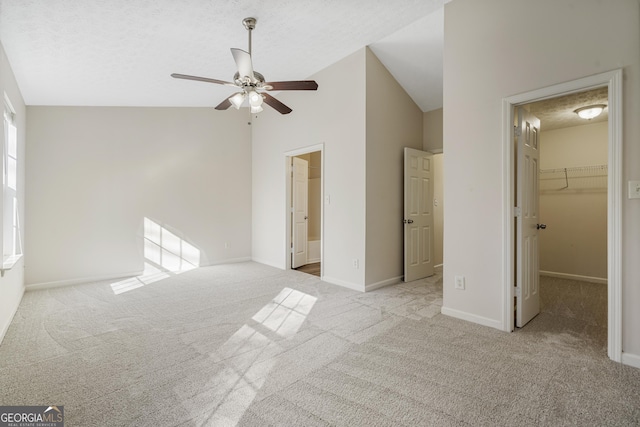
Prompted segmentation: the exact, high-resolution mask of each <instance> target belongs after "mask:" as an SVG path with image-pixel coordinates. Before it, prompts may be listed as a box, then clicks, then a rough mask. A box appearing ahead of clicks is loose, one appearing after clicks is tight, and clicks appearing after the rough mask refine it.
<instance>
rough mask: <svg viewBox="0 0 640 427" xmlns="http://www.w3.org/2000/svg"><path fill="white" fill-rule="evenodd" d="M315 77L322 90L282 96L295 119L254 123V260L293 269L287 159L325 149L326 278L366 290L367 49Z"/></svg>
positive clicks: (268, 115) (271, 114)
mask: <svg viewBox="0 0 640 427" xmlns="http://www.w3.org/2000/svg"><path fill="white" fill-rule="evenodd" d="M345 76H348V77H345ZM311 78H312V79H314V80H316V81H317V82H318V85H319V87H318V90H317V91H316V92H306V91H305V92H293V91H292V92H280V93H278V94H276V97H277V98H278V99H279V100H280V101H282V102H284V103H285V104H287V105H289V107H291V108H292V109H293V112H292V113H290V114H288V115H281V114H279V113H277V112H275V111H274V110H273V109H271V108H269V107H265V110H264V111H263V112H261V113H260V114H259V115H257V117H256V118H254V120H253V126H252V148H253V155H252V158H253V175H252V176H253V187H252V197H253V217H252V224H253V228H252V257H253V259H254V260H256V261H258V262H262V263H264V264H268V265H273V266H276V267H278V268H286V257H287V251H286V248H285V246H286V244H285V241H286V233H287V231H286V218H287V210H286V163H285V153H286V152H289V151H291V150H296V149H299V148H303V147H309V146H313V145H316V144H324V165H323V176H324V185H325V188H324V194H325V198H326V197H328V198H329V199H330V204H327V203H325V205H324V236H323V245H324V257H323V264H324V265H323V269H324V279H325V280H327V281H332V282H334V283H338V284H342V285H346V286H351V287H353V288H357V289H363V288H364V268H365V265H364V260H365V235H364V233H365V221H364V218H365V195H364V191H365V161H364V159H365V49H361V50H359V51H357V52H355V53H353V54H352V55H350V56H348V57H346V58H344V59H342V60H341V61H339V62H337V63H336V64H334V65H332V66H330V67H328V68H326V69H325V70H322V71H320V72H318V73H317V74H315V75H313V76H311ZM353 259H358V260H359V264H360V265H359V268H354V267H353V265H352V260H353Z"/></svg>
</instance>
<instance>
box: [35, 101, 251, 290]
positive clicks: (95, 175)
mask: <svg viewBox="0 0 640 427" xmlns="http://www.w3.org/2000/svg"><path fill="white" fill-rule="evenodd" d="M27 115H28V128H27V131H28V133H27V138H28V148H27V164H28V165H29V166H28V170H27V176H26V180H27V187H28V191H27V200H26V204H27V206H26V208H27V212H26V226H27V233H26V244H27V247H28V249H29V250H28V251H27V254H26V259H25V264H26V282H27V284H51V283H70V282H74V281H85V280H91V279H93V278H100V277H114V276H118V275H127V274H132V273H136V272H139V271H140V270H142V268H143V249H142V248H143V246H142V243H143V242H142V235H143V228H142V227H143V219H144V218H145V217H147V218H150V219H151V220H153V221H155V222H157V223H159V224H161V225H162V226H164V227H165V228H167V229H169V230H170V231H172V232H174V233H175V234H177V235H178V236H179V237H181V238H182V239H183V240H185V241H186V242H188V243H190V244H192V245H194V246H195V247H196V248H198V249H199V250H200V251H201V253H200V255H201V256H200V264H201V265H208V264H212V263H220V262H227V261H231V260H236V259H248V258H249V257H250V255H251V246H250V245H251V229H250V217H251V195H250V193H251V145H250V127H249V126H248V125H247V117H246V113H244V112H243V111H241V112H236V111H235V110H230V111H225V112H224V113H220V112H218V111H215V110H213V109H207V108H117V107H28V109H27ZM225 242H228V243H229V247H228V248H225Z"/></svg>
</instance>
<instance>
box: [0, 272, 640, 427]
mask: <svg viewBox="0 0 640 427" xmlns="http://www.w3.org/2000/svg"><path fill="white" fill-rule="evenodd" d="M543 292H544V288H543ZM562 292H566V290H562ZM543 303H544V300H543ZM441 304H442V281H441V274H437V275H436V276H433V277H431V278H427V279H423V280H418V281H416V282H410V283H399V284H397V285H393V286H389V287H386V288H382V289H378V290H376V291H373V292H369V293H358V292H355V291H351V290H348V289H345V288H341V287H337V286H333V285H330V284H327V283H324V282H322V281H320V280H319V279H318V278H317V277H315V276H311V275H308V274H304V273H300V272H297V271H293V270H290V271H281V270H277V269H274V268H271V267H267V266H264V265H260V264H256V263H241V264H233V265H221V266H214V267H207V268H200V269H196V270H192V271H189V272H185V273H182V274H179V275H171V276H170V277H168V278H164V279H162V280H158V281H156V282H153V283H148V284H144V285H142V284H137V285H136V286H135V287H129V288H127V287H123V285H122V284H121V283H115V284H114V283H110V282H101V283H91V284H86V285H77V286H71V287H66V288H58V289H50V290H43V291H33V292H27V293H26V294H25V296H24V298H23V301H22V303H21V305H20V307H19V309H18V312H17V314H16V316H15V318H14V321H13V323H12V324H11V326H10V328H9V330H8V332H7V335H6V337H5V339H4V342H3V343H2V344H1V345H0V405H64V412H65V417H66V425H67V426H133V425H135V426H235V425H239V426H271V425H273V426H431V425H433V426H513V425H519V426H532V425H549V426H558V425H576V426H607V425H609V426H632V425H639V424H640V398H639V397H638V396H639V395H640V370H638V369H634V368H631V367H628V366H624V365H621V364H618V363H615V362H612V361H610V360H609V359H608V358H607V356H606V348H605V345H606V339H605V340H604V342H603V341H602V329H603V326H602V324H601V322H600V321H593V322H590V323H589V322H586V321H585V320H584V319H581V318H580V315H579V314H578V313H577V311H579V310H578V309H577V308H576V307H578V306H579V305H575V304H574V303H571V304H573V305H571V304H570V305H569V306H567V307H564V306H562V305H556V306H555V308H553V309H551V308H550V309H548V310H543V312H542V313H541V314H540V315H539V316H537V317H536V318H535V319H534V320H533V321H532V322H531V323H530V324H529V325H527V326H525V327H524V328H522V329H520V330H518V331H517V332H514V333H511V334H509V333H504V332H500V331H497V330H494V329H490V328H486V327H482V326H479V325H475V324H472V323H468V322H464V321H461V320H457V319H453V318H450V317H447V316H444V315H441V314H440V307H441ZM552 306H553V304H547V305H546V307H552ZM583 306H584V304H583ZM594 331H595V332H594ZM605 338H606V328H605Z"/></svg>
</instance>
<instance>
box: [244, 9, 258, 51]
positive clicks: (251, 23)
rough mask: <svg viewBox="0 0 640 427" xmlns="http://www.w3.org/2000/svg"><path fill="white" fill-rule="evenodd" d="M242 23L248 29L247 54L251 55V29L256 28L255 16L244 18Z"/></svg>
mask: <svg viewBox="0 0 640 427" xmlns="http://www.w3.org/2000/svg"><path fill="white" fill-rule="evenodd" d="M242 24H243V25H244V27H245V28H246V29H247V31H249V51H248V52H249V55H251V31H253V29H254V28H256V18H244V19H243V20H242Z"/></svg>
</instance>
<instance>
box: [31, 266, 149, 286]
mask: <svg viewBox="0 0 640 427" xmlns="http://www.w3.org/2000/svg"><path fill="white" fill-rule="evenodd" d="M142 274H143V271H142V270H136V271H130V272H128V273H120V274H109V275H105V276H93V277H80V278H76V279H68V280H56V281H53V282H43V283H32V284H30V285H26V286H25V288H26V290H27V291H39V290H42V289H52V288H60V287H62V286H72V285H79V284H83V283H93V282H102V281H105V280H119V279H124V278H126V277H135V276H141V275H142Z"/></svg>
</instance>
